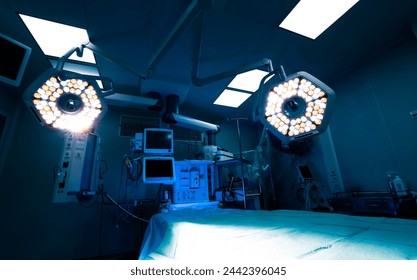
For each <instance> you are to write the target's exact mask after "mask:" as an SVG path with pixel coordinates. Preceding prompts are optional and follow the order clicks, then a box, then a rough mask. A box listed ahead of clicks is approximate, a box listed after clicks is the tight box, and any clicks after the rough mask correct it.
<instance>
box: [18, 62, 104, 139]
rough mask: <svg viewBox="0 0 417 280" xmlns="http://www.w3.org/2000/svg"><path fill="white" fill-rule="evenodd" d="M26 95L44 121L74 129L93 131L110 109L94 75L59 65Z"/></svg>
mask: <svg viewBox="0 0 417 280" xmlns="http://www.w3.org/2000/svg"><path fill="white" fill-rule="evenodd" d="M23 98H24V101H25V103H26V104H27V105H28V106H29V107H30V109H31V110H32V112H33V113H34V114H35V115H36V117H37V119H38V120H39V122H40V123H41V124H42V125H45V126H47V127H49V128H51V129H57V130H64V131H68V132H73V133H85V132H90V130H91V128H92V127H93V125H94V124H95V122H96V121H98V120H99V119H100V118H101V117H102V116H103V115H104V114H105V112H106V110H107V107H106V104H105V102H103V97H102V92H101V89H100V87H99V86H98V84H97V82H96V81H95V80H94V79H92V78H91V77H85V76H83V75H81V74H78V73H73V72H69V71H64V70H61V71H58V70H56V69H55V68H51V69H48V70H47V71H46V72H45V73H43V74H42V75H41V76H40V77H39V78H38V79H36V81H34V82H33V83H32V84H31V85H30V86H29V87H28V89H27V90H26V91H25V93H24V94H23Z"/></svg>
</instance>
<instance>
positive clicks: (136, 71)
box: [81, 42, 149, 79]
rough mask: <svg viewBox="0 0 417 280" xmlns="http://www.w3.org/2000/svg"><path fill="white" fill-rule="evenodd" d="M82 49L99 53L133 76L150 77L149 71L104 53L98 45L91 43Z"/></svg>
mask: <svg viewBox="0 0 417 280" xmlns="http://www.w3.org/2000/svg"><path fill="white" fill-rule="evenodd" d="M81 47H82V48H87V49H89V50H91V51H93V52H94V53H97V54H99V55H101V56H103V57H104V58H106V59H108V60H110V61H112V62H114V63H116V64H117V65H119V66H122V67H123V68H125V69H127V70H129V71H130V72H132V73H133V74H135V75H137V76H139V77H141V78H143V79H146V78H147V77H148V76H149V73H148V71H144V70H141V69H138V68H136V67H133V66H132V65H130V64H128V63H126V62H125V61H123V60H121V59H119V58H118V57H116V56H114V55H113V54H111V53H109V52H106V51H104V50H103V49H100V48H99V47H97V46H96V45H94V44H93V43H91V42H89V43H88V44H84V45H82V46H81Z"/></svg>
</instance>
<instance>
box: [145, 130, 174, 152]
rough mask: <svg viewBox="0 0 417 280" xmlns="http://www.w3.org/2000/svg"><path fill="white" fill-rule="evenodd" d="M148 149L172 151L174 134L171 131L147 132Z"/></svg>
mask: <svg viewBox="0 0 417 280" xmlns="http://www.w3.org/2000/svg"><path fill="white" fill-rule="evenodd" d="M146 138H147V139H146V144H147V148H150V149H171V141H172V133H171V132H169V131H152V130H151V131H147V133H146Z"/></svg>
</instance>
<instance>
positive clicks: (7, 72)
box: [0, 33, 32, 86]
mask: <svg viewBox="0 0 417 280" xmlns="http://www.w3.org/2000/svg"><path fill="white" fill-rule="evenodd" d="M31 51H32V49H31V48H29V47H28V46H25V45H23V44H22V43H20V42H18V41H16V40H14V39H12V38H10V37H8V36H6V35H4V34H1V33H0V82H4V83H7V84H10V85H13V86H19V85H20V82H21V80H22V77H23V73H24V72H25V69H26V65H27V63H28V61H29V56H30V53H31Z"/></svg>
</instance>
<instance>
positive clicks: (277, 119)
mask: <svg viewBox="0 0 417 280" xmlns="http://www.w3.org/2000/svg"><path fill="white" fill-rule="evenodd" d="M259 94H261V95H262V98H261V102H260V103H259V106H261V110H260V111H261V112H263V114H262V115H260V116H259V120H260V121H261V122H262V123H263V125H264V126H265V127H266V128H267V129H268V130H269V131H270V132H271V133H272V134H273V135H274V136H276V137H277V138H279V139H280V140H281V141H282V145H283V146H284V147H288V145H289V143H290V142H292V141H297V140H302V139H305V138H307V137H311V136H314V135H317V134H319V133H321V132H323V131H324V130H325V129H326V128H327V126H328V121H329V116H330V109H331V106H332V105H333V102H334V98H335V94H334V91H333V90H332V89H331V88H329V87H328V86H327V85H325V84H324V83H323V82H321V81H320V80H318V79H317V78H315V77H313V76H312V75H310V74H308V73H306V72H297V73H295V74H292V75H289V76H287V77H286V78H285V79H284V80H283V79H282V78H280V76H279V75H274V76H273V77H272V78H271V79H269V80H268V81H267V82H266V83H265V84H264V85H262V86H261V88H260V92H259Z"/></svg>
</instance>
